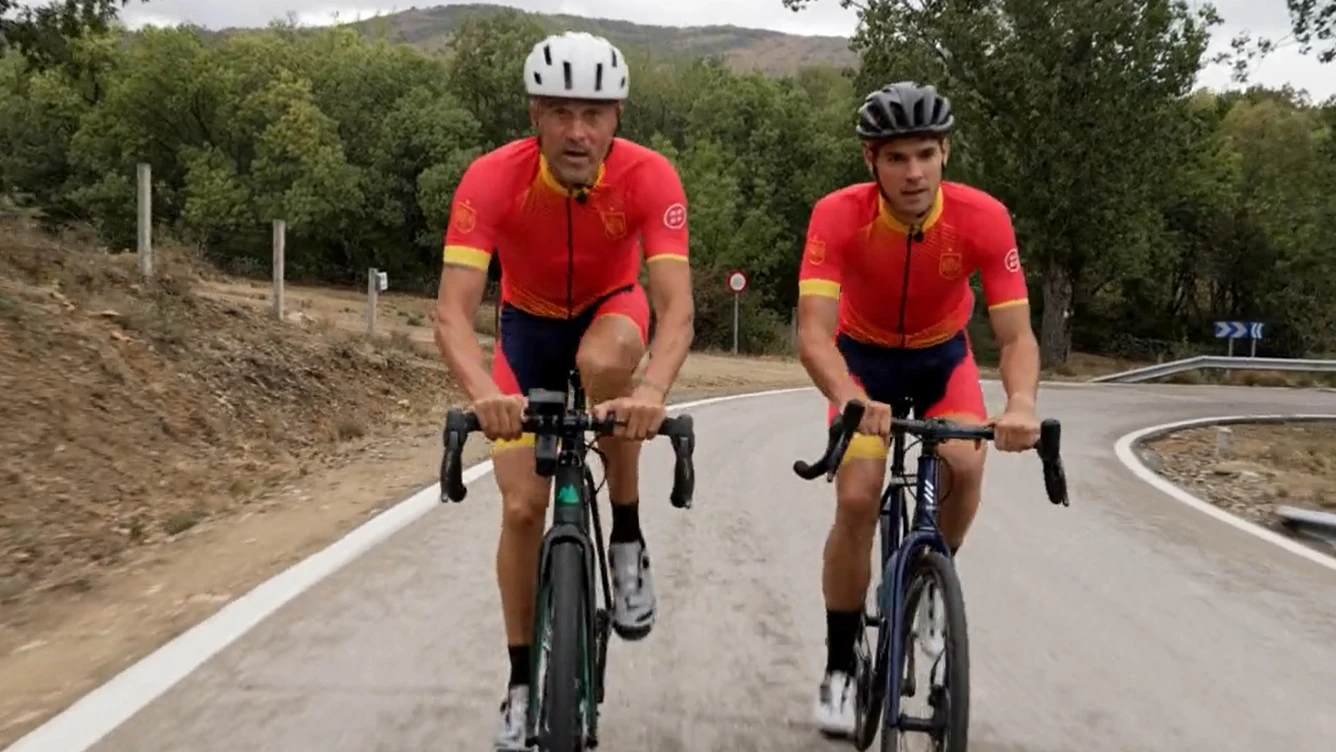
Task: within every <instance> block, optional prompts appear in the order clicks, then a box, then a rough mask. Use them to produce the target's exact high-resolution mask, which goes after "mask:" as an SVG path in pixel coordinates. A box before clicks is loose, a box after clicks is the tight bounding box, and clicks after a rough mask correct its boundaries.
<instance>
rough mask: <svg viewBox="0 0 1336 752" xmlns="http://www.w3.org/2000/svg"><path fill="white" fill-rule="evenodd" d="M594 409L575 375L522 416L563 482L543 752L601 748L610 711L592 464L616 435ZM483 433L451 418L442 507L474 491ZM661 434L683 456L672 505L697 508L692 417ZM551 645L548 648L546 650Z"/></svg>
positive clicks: (554, 551)
mask: <svg viewBox="0 0 1336 752" xmlns="http://www.w3.org/2000/svg"><path fill="white" fill-rule="evenodd" d="M568 398H569V399H568ZM587 410H588V408H587V406H586V404H585V393H584V389H583V388H582V387H581V385H580V376H579V372H578V371H576V370H572V371H571V372H570V375H569V378H568V380H567V391H566V392H558V391H551V390H546V389H534V390H532V391H530V392H529V405H528V408H527V410H526V412H525V417H524V431H525V432H526V433H532V434H534V435H535V438H536V442H535V465H536V470H537V472H538V474H539V475H541V476H543V477H547V478H553V477H555V483H554V484H553V494H552V495H553V500H554V502H555V503H554V504H553V505H552V525H551V526H550V527H549V528H548V530H547V532H546V533H545V534H544V536H543V545H542V551H541V553H540V555H539V559H538V590H537V598H536V603H535V608H534V641H535V643H536V644H535V650H534V651H533V654H534V665H533V669H532V671H531V676H532V677H533V681H532V682H531V683H530V686H531V687H532V688H533V691H532V692H530V695H529V707H528V709H527V714H526V719H527V723H526V726H527V729H528V743H529V745H530V746H533V745H537V746H538V749H540V750H544V751H545V752H582V751H583V750H586V749H593V748H595V747H597V746H598V720H599V718H598V715H599V714H598V706H599V705H601V704H602V703H603V696H604V683H603V680H604V675H605V672H606V669H607V660H608V638H609V634H610V631H611V628H612V587H611V583H610V582H609V579H608V566H607V557H606V553H605V549H604V544H603V530H602V526H601V525H600V524H599V517H598V504H596V503H595V499H596V497H597V494H598V489H599V486H597V485H595V483H594V475H593V472H591V470H590V469H589V466H588V465H587V464H586V462H585V457H586V455H587V453H588V452H589V451H590V450H593V451H594V452H595V453H596V454H598V455H599V456H600V457H601V456H602V454H601V453H600V452H599V450H598V448H597V447H596V446H595V445H594V444H593V443H592V441H590V440H588V439H587V438H586V434H588V433H592V434H594V435H595V436H604V435H608V434H610V433H612V431H613V429H614V427H615V425H616V423H615V421H616V417H615V416H613V415H609V416H608V417H607V419H606V420H602V421H600V420H596V419H595V418H593V417H592V416H591V415H590V414H589V413H588V411H587ZM477 430H479V425H478V420H477V417H476V416H474V415H473V414H471V413H468V412H465V411H462V410H450V411H449V412H447V413H446V419H445V431H444V440H445V454H444V456H443V457H442V459H441V491H442V494H441V501H442V502H444V501H447V500H449V501H456V502H458V501H461V500H463V498H464V497H465V495H467V493H468V489H467V488H465V486H464V481H463V468H462V464H463V463H462V454H463V452H464V442H465V441H466V440H467V438H468V435H469V434H470V433H471V432H474V431H477ZM658 435H659V436H666V437H668V438H669V439H671V441H672V445H673V453H674V454H675V455H676V462H675V467H674V470H673V489H672V493H671V494H670V500H671V502H672V504H673V506H674V507H677V508H679V509H689V508H690V507H691V497H692V493H693V491H694V489H695V485H696V472H695V468H694V466H693V465H692V452H693V451H694V450H695V446H696V436H695V432H694V430H693V425H692V419H691V416H690V415H682V416H678V417H670V418H665V419H664V421H663V425H662V427H661V428H660V429H659V432H658ZM591 526H592V528H593V534H592V535H591V534H590V528H591ZM596 578H597V580H596ZM597 584H601V586H602V590H603V603H602V605H597V600H596V595H595V594H596V592H597V588H596V585H597ZM543 642H546V644H547V649H546V650H543V649H539V647H538V646H539V645H541V644H542V643H543Z"/></svg>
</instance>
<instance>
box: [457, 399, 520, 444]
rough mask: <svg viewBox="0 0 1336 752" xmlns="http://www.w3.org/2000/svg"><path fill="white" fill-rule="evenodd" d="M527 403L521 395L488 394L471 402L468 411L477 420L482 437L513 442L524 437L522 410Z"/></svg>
mask: <svg viewBox="0 0 1336 752" xmlns="http://www.w3.org/2000/svg"><path fill="white" fill-rule="evenodd" d="M528 403H529V401H528V400H527V399H525V398H524V395H522V394H501V393H500V392H497V393H496V394H489V395H487V396H485V397H481V398H479V399H476V400H474V401H473V404H472V405H470V409H471V410H472V411H473V414H474V415H475V416H477V418H478V426H479V428H481V429H482V434H483V436H486V437H487V438H489V439H491V440H492V441H496V440H497V439H503V440H506V441H514V440H515V439H518V438H519V437H520V436H522V435H524V408H525V407H526V406H528Z"/></svg>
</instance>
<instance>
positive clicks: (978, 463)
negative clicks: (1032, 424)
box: [937, 414, 988, 551]
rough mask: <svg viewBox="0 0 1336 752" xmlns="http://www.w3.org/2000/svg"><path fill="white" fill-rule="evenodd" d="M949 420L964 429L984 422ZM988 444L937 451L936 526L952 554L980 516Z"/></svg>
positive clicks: (952, 444)
mask: <svg viewBox="0 0 1336 752" xmlns="http://www.w3.org/2000/svg"><path fill="white" fill-rule="evenodd" d="M946 417H947V418H948V419H949V420H951V421H952V422H955V423H959V424H961V425H962V426H977V425H981V424H982V423H983V421H981V420H979V418H977V417H975V416H973V415H965V414H958V415H949V416H946ZM987 449H988V445H987V444H985V443H984V442H979V444H978V446H977V447H976V446H975V443H974V442H972V441H959V440H956V441H947V442H943V443H942V445H941V446H939V447H938V448H937V456H938V457H940V458H941V460H942V461H941V463H939V468H940V469H939V470H938V472H937V475H938V481H937V483H938V487H939V488H941V499H942V501H941V509H940V510H939V511H938V517H937V526H938V528H939V529H940V530H941V531H942V537H943V538H945V539H946V545H947V546H949V547H950V548H951V550H952V551H955V550H956V549H958V548H960V546H961V544H963V543H964V542H965V535H966V534H967V533H968V532H969V529H970V526H971V525H972V524H973V523H974V517H975V515H977V514H978V513H979V501H980V500H981V498H982V495H983V464H984V459H985V457H986V455H987Z"/></svg>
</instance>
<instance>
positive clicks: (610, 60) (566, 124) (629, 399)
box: [436, 32, 693, 750]
mask: <svg viewBox="0 0 1336 752" xmlns="http://www.w3.org/2000/svg"><path fill="white" fill-rule="evenodd" d="M524 84H525V87H526V89H527V91H528V93H529V116H530V119H531V120H532V122H533V125H534V128H535V130H536V135H535V136H530V137H527V138H523V139H520V140H518V141H513V142H511V143H509V144H506V145H504V146H501V147H500V148H498V149H496V150H494V151H491V152H489V153H487V154H484V155H482V156H481V157H479V158H478V159H477V160H475V161H474V162H473V164H471V165H470V166H469V168H468V169H467V170H466V171H465V173H464V176H463V179H462V180H461V182H460V184H459V188H458V189H457V190H456V191H455V195H454V199H453V203H452V206H451V211H450V223H449V227H448V228H447V230H446V233H445V250H444V268H443V269H442V271H441V281H440V290H439V294H438V298H437V308H436V313H437V316H436V343H437V347H438V348H439V349H440V351H441V355H442V357H443V359H444V360H445V362H446V365H447V366H448V367H449V369H450V371H451V373H452V374H453V375H454V376H455V378H456V379H457V380H458V381H459V382H460V384H462V385H463V387H464V389H465V390H466V391H467V392H468V395H469V398H470V400H471V402H472V410H473V412H474V413H475V414H476V415H477V416H478V420H479V423H480V424H481V428H482V431H483V433H484V434H485V435H486V436H487V437H488V438H490V439H492V440H493V441H494V443H493V446H492V454H493V464H494V468H495V474H496V480H497V484H498V486H499V488H500V491H501V504H502V524H501V536H500V541H499V543H498V546H497V555H496V573H497V582H498V584H499V586H500V590H501V608H502V612H503V615H504V618H505V628H506V638H507V644H508V646H509V650H510V666H511V669H510V681H509V688H508V690H507V692H506V699H505V701H504V702H503V703H502V705H501V724H500V726H501V727H500V731H499V733H498V735H497V738H496V749H497V750H523V749H526V746H525V739H524V737H525V733H524V714H525V706H526V705H527V702H528V696H529V681H530V677H529V668H530V656H531V653H532V644H533V634H532V632H533V603H534V590H535V587H536V569H537V562H538V555H539V546H540V543H541V540H542V534H543V524H544V521H545V516H546V507H547V500H548V498H549V494H550V483H549V480H548V479H546V478H543V477H541V476H539V475H537V474H536V473H535V472H534V448H533V444H534V441H533V439H534V437H533V436H532V435H529V434H523V433H522V432H521V418H522V415H523V410H524V406H525V395H527V394H528V393H529V391H530V390H532V389H535V388H537V389H550V390H557V391H564V390H565V388H566V376H567V373H568V372H569V370H570V368H571V367H572V366H578V368H579V371H580V375H581V379H582V380H583V384H584V388H585V390H586V392H587V393H588V394H589V396H590V400H591V402H592V403H593V404H594V405H595V407H594V409H593V412H594V413H595V415H597V416H599V417H603V416H604V415H606V414H607V412H609V411H612V412H615V413H616V415H617V416H618V418H619V422H620V423H622V425H621V426H619V428H618V432H617V434H616V435H615V436H613V437H607V438H604V439H601V440H600V448H601V449H602V450H603V452H604V453H605V456H606V460H607V462H606V465H607V467H606V470H607V482H608V495H609V497H610V500H611V502H612V530H611V533H610V536H609V537H610V543H609V546H608V558H609V562H610V568H611V570H612V584H613V591H614V596H613V603H614V606H613V618H612V622H613V628H614V630H615V631H616V632H617V634H618V635H619V636H621V637H622V638H623V639H626V640H638V639H641V638H643V637H645V636H646V635H647V634H648V633H649V631H650V628H651V627H652V625H653V623H654V617H655V607H656V601H655V596H654V587H653V584H652V580H651V579H650V570H649V555H648V553H647V550H646V545H645V539H644V537H643V535H642V534H641V530H640V521H639V517H638V514H637V510H638V501H639V498H640V494H639V455H640V444H639V442H640V441H643V440H644V439H646V438H648V437H649V436H651V435H652V434H653V432H655V431H656V430H657V429H658V427H659V424H660V422H661V421H662V420H663V417H664V404H665V401H666V399H667V395H668V391H669V389H670V388H671V387H672V385H673V382H674V380H675V379H676V378H677V373H678V370H679V369H680V368H681V366H682V362H683V361H684V360H685V359H686V355H687V351H688V350H689V348H690V345H691V340H692V336H693V330H692V318H693V303H692V296H691V277H690V267H689V266H688V263H687V218H686V217H687V212H686V195H685V193H684V191H683V189H682V181H681V179H680V178H679V177H678V174H677V170H676V169H675V168H674V167H673V166H672V164H671V163H670V162H669V161H668V160H667V159H666V158H665V157H664V156H663V155H662V154H659V153H658V152H655V151H653V150H651V149H648V148H646V147H644V146H640V145H638V144H635V143H632V142H630V141H627V140H625V139H621V138H617V137H616V132H617V128H618V125H619V123H620V119H621V114H622V105H623V102H624V101H625V99H626V97H627V92H628V90H629V85H630V77H629V72H628V70H627V66H626V59H625V57H624V56H623V55H622V54H621V52H620V51H619V50H618V49H617V48H616V47H615V46H613V45H612V44H610V43H609V42H608V41H607V40H606V39H603V38H602V37H596V36H593V35H590V34H585V33H577V32H567V33H565V34H559V35H554V36H550V37H548V38H546V39H544V40H543V41H541V42H539V43H538V44H537V45H535V46H534V48H533V51H532V52H531V53H530V54H529V57H528V59H527V60H526V61H525V64H524ZM642 249H643V251H642ZM493 252H495V253H496V254H497V255H498V257H499V259H500V261H501V269H502V276H501V310H500V323H501V326H500V331H499V332H498V337H497V343H496V350H495V354H494V358H493V362H492V367H491V370H490V372H489V371H488V370H487V369H486V368H484V366H483V356H482V350H481V348H480V347H479V345H478V342H477V338H476V336H475V334H474V330H473V317H474V313H475V312H476V311H477V307H478V304H479V302H480V301H481V299H482V295H483V291H484V289H485V286H486V284H487V267H488V264H489V262H490V260H491V256H492V254H493ZM642 253H643V258H644V259H645V261H646V263H647V264H648V267H649V285H648V286H649V293H648V295H647V294H646V291H645V290H644V288H642V287H641V286H640V285H639V283H638V281H637V280H638V279H639V274H640V270H641V258H642ZM651 303H652V304H653V307H654V313H655V316H656V328H655V335H654V339H653V341H649V331H648V330H649V318H650V304H651ZM647 347H648V350H649V352H650V355H651V359H650V362H649V364H648V365H647V367H646V368H645V370H644V373H643V375H642V376H641V377H640V378H639V379H635V372H636V369H637V367H638V365H639V363H640V361H641V360H642V358H643V356H644V354H645V351H646V348H647Z"/></svg>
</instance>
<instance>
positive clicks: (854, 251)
mask: <svg viewBox="0 0 1336 752" xmlns="http://www.w3.org/2000/svg"><path fill="white" fill-rule="evenodd" d="M976 271H977V272H979V274H980V277H981V278H982V281H983V293H984V298H985V300H986V301H987V303H988V307H989V309H990V310H994V309H998V308H1003V307H1006V306H1014V305H1020V304H1023V303H1026V302H1028V295H1027V293H1026V287H1025V273H1024V271H1022V269H1021V263H1020V256H1019V254H1018V253H1017V250H1016V234H1015V231H1014V230H1013V228H1012V224H1011V216H1010V215H1009V213H1008V212H1007V208H1006V207H1005V206H1004V205H1003V204H1002V202H1000V201H998V200H997V199H995V198H993V197H992V196H990V195H989V194H987V193H985V192H983V191H981V190H978V189H975V188H971V187H969V186H967V185H962V184H960V183H951V182H946V181H943V182H942V184H941V187H940V188H939V190H938V193H937V198H936V200H935V201H934V202H933V206H932V208H931V209H930V210H929V212H928V215H927V217H926V218H925V219H924V221H923V223H922V226H921V229H920V231H919V232H917V233H914V232H911V231H910V228H908V227H906V226H905V225H904V224H903V223H901V222H899V221H898V220H896V219H895V218H894V217H893V216H891V214H890V212H889V211H888V210H887V209H886V207H885V204H884V202H883V200H882V198H881V194H880V192H879V191H878V190H877V185H876V183H870V182H869V183H859V184H856V185H851V186H849V187H847V188H842V189H840V190H838V191H835V192H833V193H830V194H828V195H826V196H825V197H823V198H822V199H821V200H820V201H818V202H817V203H816V205H815V206H814V207H812V215H811V219H810V221H809V224H808V229H807V242H806V245H805V247H804V249H803V258H802V266H801V269H800V271H799V275H798V279H799V282H798V294H799V295H800V296H806V295H819V296H824V297H830V298H835V299H837V300H839V301H840V313H839V324H838V331H840V332H842V333H844V334H847V335H848V336H850V337H852V338H854V339H855V340H858V341H860V342H865V343H867V344H871V345H879V346H882V347H893V348H923V347H930V346H932V345H935V344H939V343H941V342H944V341H946V340H948V339H950V338H951V337H953V336H955V335H956V333H957V332H959V331H960V330H961V329H963V328H964V327H965V324H966V323H967V322H968V321H969V318H970V314H971V313H972V312H973V310H974V292H973V291H972V290H971V289H970V284H969V278H970V276H971V275H972V274H973V273H974V272H976Z"/></svg>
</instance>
